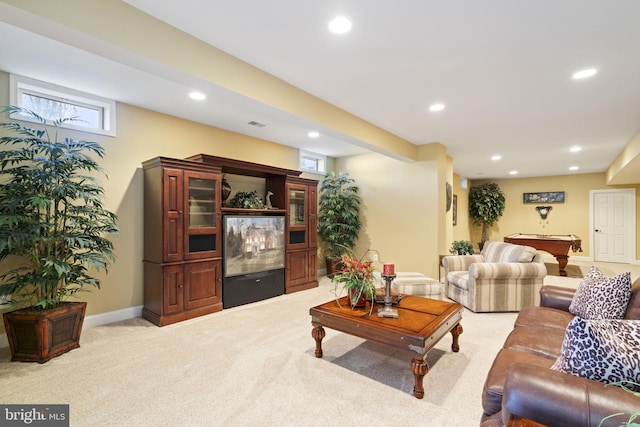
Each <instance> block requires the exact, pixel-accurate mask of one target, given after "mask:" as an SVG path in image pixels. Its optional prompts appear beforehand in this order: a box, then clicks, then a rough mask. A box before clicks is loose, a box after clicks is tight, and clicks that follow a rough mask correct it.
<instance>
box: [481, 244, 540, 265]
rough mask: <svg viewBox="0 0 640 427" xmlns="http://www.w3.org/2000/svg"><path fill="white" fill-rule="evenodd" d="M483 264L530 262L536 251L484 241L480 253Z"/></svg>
mask: <svg viewBox="0 0 640 427" xmlns="http://www.w3.org/2000/svg"><path fill="white" fill-rule="evenodd" d="M480 253H481V254H482V256H483V257H484V260H485V262H531V261H533V257H535V256H536V249H535V248H532V247H531V246H523V245H514V244H511V243H503V242H493V241H490V240H489V241H486V242H484V246H483V247H482V251H481V252H480Z"/></svg>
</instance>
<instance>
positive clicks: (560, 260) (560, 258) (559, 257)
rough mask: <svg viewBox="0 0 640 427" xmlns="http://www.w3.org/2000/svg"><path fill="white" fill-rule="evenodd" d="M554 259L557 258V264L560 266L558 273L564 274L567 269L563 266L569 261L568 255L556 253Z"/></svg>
mask: <svg viewBox="0 0 640 427" xmlns="http://www.w3.org/2000/svg"><path fill="white" fill-rule="evenodd" d="M556 259H557V260H558V266H559V267H560V275H561V276H566V275H567V271H566V270H565V267H566V266H567V263H568V262H569V257H568V256H567V255H556Z"/></svg>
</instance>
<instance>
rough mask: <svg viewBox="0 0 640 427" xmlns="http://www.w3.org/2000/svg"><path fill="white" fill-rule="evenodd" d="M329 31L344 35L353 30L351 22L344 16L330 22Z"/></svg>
mask: <svg viewBox="0 0 640 427" xmlns="http://www.w3.org/2000/svg"><path fill="white" fill-rule="evenodd" d="M329 30H330V31H331V32H332V33H334V34H344V33H347V32H349V31H350V30H351V21H349V20H348V19H347V18H345V17H344V16H338V17H337V18H334V19H333V20H332V21H331V22H329Z"/></svg>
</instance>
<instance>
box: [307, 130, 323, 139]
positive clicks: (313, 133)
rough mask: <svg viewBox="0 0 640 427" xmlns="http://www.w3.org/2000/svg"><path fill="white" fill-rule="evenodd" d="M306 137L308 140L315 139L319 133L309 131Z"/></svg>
mask: <svg viewBox="0 0 640 427" xmlns="http://www.w3.org/2000/svg"><path fill="white" fill-rule="evenodd" d="M307 135H309V138H317V137H319V136H320V132H316V131H311V132H309V133H308V134H307Z"/></svg>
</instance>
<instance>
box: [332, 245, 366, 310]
mask: <svg viewBox="0 0 640 427" xmlns="http://www.w3.org/2000/svg"><path fill="white" fill-rule="evenodd" d="M367 254H368V252H367ZM367 254H365V255H367ZM341 267H342V270H341V271H340V272H338V273H336V275H335V276H333V278H332V279H331V281H332V282H333V283H335V284H336V286H337V284H338V283H342V289H344V290H346V291H347V292H350V294H349V295H350V303H351V308H355V307H356V305H357V303H358V301H359V300H360V299H361V298H364V299H365V300H367V301H371V307H373V303H374V301H375V297H376V286H375V284H374V278H373V272H374V267H373V261H372V260H369V259H367V258H366V256H363V257H362V258H360V259H358V258H357V257H355V256H354V255H353V254H351V253H348V254H344V255H342V257H341ZM340 294H341V293H340V292H339V290H338V289H337V288H336V295H337V296H340Z"/></svg>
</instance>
